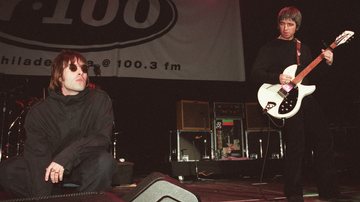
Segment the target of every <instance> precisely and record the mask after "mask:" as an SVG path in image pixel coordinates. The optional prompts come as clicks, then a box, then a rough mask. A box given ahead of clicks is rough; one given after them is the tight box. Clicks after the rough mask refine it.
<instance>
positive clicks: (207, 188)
mask: <svg viewBox="0 0 360 202" xmlns="http://www.w3.org/2000/svg"><path fill="white" fill-rule="evenodd" d="M165 176H166V175H165ZM166 177H168V176H166ZM358 177H359V176H352V175H342V176H340V177H339V186H340V191H341V193H342V194H343V195H345V196H348V197H349V200H346V201H354V202H355V201H360V182H359V180H358ZM146 178H148V177H147V176H145V177H144V178H136V179H134V183H133V184H129V185H121V186H114V187H113V189H112V190H111V191H110V192H107V193H105V194H96V195H94V194H92V196H77V198H71V197H69V196H66V197H65V196H64V197H63V198H62V197H61V195H58V196H59V197H57V199H56V200H55V199H45V200H43V199H42V200H39V201H49V202H50V201H52V202H53V201H84V202H85V201H86V202H98V201H106V202H115V201H125V199H124V197H125V196H126V195H129V193H133V192H134V191H135V189H136V186H137V185H139V184H140V183H141V182H143V181H144V179H146ZM168 179H170V180H167V178H165V180H163V181H166V182H171V183H172V182H173V181H172V180H174V182H175V183H173V184H174V185H175V186H176V187H178V188H179V189H185V190H187V191H190V192H191V193H192V194H194V195H196V196H197V197H198V198H199V199H200V201H202V202H242V201H286V199H285V197H284V195H283V193H282V176H279V175H278V176H275V177H272V178H266V179H263V180H262V182H260V181H259V180H258V179H256V178H237V179H211V178H207V179H204V178H196V177H195V178H194V179H188V180H183V181H179V180H177V179H175V178H170V177H169V178H168ZM304 184H305V186H304V199H305V201H308V202H312V201H318V202H320V201H321V200H319V198H318V194H317V191H316V188H315V186H314V184H313V183H312V182H310V181H309V182H304ZM151 186H153V185H151ZM67 189H68V190H67V191H66V192H67V193H69V188H67ZM146 189H147V188H146ZM172 189H174V188H172ZM175 189H176V188H175ZM144 190H145V189H144ZM170 190H171V188H170V187H169V188H167V187H166V188H165V189H163V190H161V192H163V193H165V194H166V193H167V192H168V191H170ZM109 194H110V195H109ZM151 194H152V193H151ZM80 197H87V198H82V199H81V198H80ZM179 197H180V198H181V197H182V196H179ZM11 199H12V198H11V197H9V196H8V195H6V194H4V193H3V192H1V193H0V201H2V200H11ZM20 201H21V200H20ZM24 201H28V200H24ZM30 201H31V200H30ZM36 201H37V200H36ZM147 201H148V202H152V200H151V199H149V200H147ZM180 201H183V200H180ZM185 202H186V201H185Z"/></svg>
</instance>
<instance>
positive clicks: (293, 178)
mask: <svg viewBox="0 0 360 202" xmlns="http://www.w3.org/2000/svg"><path fill="white" fill-rule="evenodd" d="M301 18H302V17H301V13H300V11H299V10H298V9H297V8H295V7H285V8H283V9H281V10H280V12H279V13H278V18H277V22H278V30H279V33H280V34H279V36H278V37H277V38H276V39H274V40H272V41H270V42H269V43H267V44H266V45H264V46H263V47H262V48H261V49H260V51H259V53H258V55H257V58H256V60H255V63H254V65H253V69H252V72H251V79H252V80H253V81H255V82H259V83H261V84H262V83H272V84H279V83H280V84H282V85H284V84H288V83H289V82H290V81H291V79H293V78H292V77H291V76H290V75H286V74H283V73H282V72H283V71H284V69H285V68H286V67H288V66H290V65H293V64H298V66H299V67H298V69H297V71H298V72H300V71H299V69H301V68H304V67H306V66H307V65H308V64H309V63H310V62H311V60H312V59H313V58H312V56H311V53H310V49H309V48H308V46H306V45H305V44H303V43H301V42H300V41H299V40H298V39H296V38H295V33H296V32H297V31H298V30H299V28H300V25H301ZM322 51H323V52H322V54H323V57H324V59H325V61H326V63H327V64H328V65H331V64H332V63H333V53H332V52H331V51H330V50H322ZM306 82H308V81H305V80H304V81H303V83H306ZM283 133H284V134H285V135H284V136H285V138H284V139H285V143H286V153H285V154H286V155H285V171H284V177H285V181H284V183H285V184H284V194H285V196H286V197H287V199H288V201H296V202H297V201H303V200H304V199H303V187H302V181H301V174H302V168H303V160H304V156H305V152H306V151H305V148H309V147H311V149H312V150H313V152H314V156H313V157H314V160H315V167H316V175H315V176H317V177H318V178H317V181H316V183H317V188H318V192H319V197H320V198H321V199H331V198H336V197H337V196H338V190H337V186H336V185H335V170H334V169H333V137H332V135H331V133H330V131H329V129H328V127H327V123H326V121H325V117H324V115H323V113H322V111H321V110H320V107H319V105H318V103H317V101H316V100H315V99H314V97H313V96H311V95H309V96H306V97H305V98H304V99H303V102H302V106H301V108H300V110H299V112H298V113H297V114H295V115H294V116H293V117H291V118H289V119H286V121H285V126H284V128H283Z"/></svg>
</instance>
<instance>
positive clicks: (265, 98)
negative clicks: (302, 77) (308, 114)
mask: <svg viewBox="0 0 360 202" xmlns="http://www.w3.org/2000/svg"><path fill="white" fill-rule="evenodd" d="M296 69H297V65H291V66H289V67H287V68H286V69H285V70H284V72H283V73H284V74H287V75H291V76H292V77H294V76H295V73H296ZM281 89H282V85H280V84H268V83H265V84H263V85H262V86H261V87H260V88H259V90H258V101H259V103H260V105H261V107H262V108H263V109H265V111H266V112H267V113H268V114H270V115H271V116H273V117H275V118H278V119H283V118H285V119H286V118H290V117H292V116H294V115H295V114H296V113H297V112H298V111H299V109H300V107H301V101H302V99H303V98H304V97H305V96H307V95H310V94H311V93H313V92H314V91H315V89H316V87H315V85H310V86H305V85H302V84H301V83H298V84H297V85H296V86H295V87H294V88H292V89H291V90H290V91H289V92H288V94H287V95H286V96H284V95H283V94H281V93H279V91H280V90H281ZM269 106H270V107H269Z"/></svg>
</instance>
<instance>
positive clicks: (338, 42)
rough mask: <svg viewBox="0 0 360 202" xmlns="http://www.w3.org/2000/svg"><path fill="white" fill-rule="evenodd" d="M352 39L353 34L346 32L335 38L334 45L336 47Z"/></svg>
mask: <svg viewBox="0 0 360 202" xmlns="http://www.w3.org/2000/svg"><path fill="white" fill-rule="evenodd" d="M353 37H354V32H353V31H348V30H346V31H344V32H343V33H342V34H340V35H339V36H338V37H336V40H335V42H334V43H335V44H336V46H339V45H341V44H343V43H346V42H348V41H349V40H350V39H352V38H353Z"/></svg>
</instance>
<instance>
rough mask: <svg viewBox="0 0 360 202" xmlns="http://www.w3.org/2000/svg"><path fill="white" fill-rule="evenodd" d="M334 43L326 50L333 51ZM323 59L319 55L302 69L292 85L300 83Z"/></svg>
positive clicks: (321, 55) (322, 56)
mask: <svg viewBox="0 0 360 202" xmlns="http://www.w3.org/2000/svg"><path fill="white" fill-rule="evenodd" d="M336 46H337V45H336V43H335V42H333V43H332V44H331V45H330V47H329V48H327V50H333V49H335V48H336ZM323 59H324V55H323V54H322V53H321V54H320V55H318V56H317V57H316V58H315V59H314V60H313V61H312V62H311V63H310V64H309V65H308V66H307V67H305V69H303V70H302V71H301V72H300V73H299V74H298V75H297V76H296V77H295V78H294V79H293V80H292V82H293V83H294V84H298V83H300V82H301V81H302V80H303V79H304V78H305V76H307V75H308V74H309V73H310V72H311V71H312V70H313V69H314V68H315V67H316V66H317V65H318V64H319V63H320V62H321V60H323Z"/></svg>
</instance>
